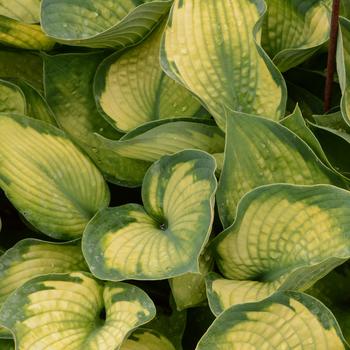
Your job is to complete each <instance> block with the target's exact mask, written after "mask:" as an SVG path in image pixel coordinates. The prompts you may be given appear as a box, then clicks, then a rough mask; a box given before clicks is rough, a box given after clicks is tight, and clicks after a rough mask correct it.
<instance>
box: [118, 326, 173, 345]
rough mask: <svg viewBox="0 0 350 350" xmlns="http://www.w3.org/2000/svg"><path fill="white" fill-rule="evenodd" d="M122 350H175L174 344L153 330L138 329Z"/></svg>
mask: <svg viewBox="0 0 350 350" xmlns="http://www.w3.org/2000/svg"><path fill="white" fill-rule="evenodd" d="M120 350H175V348H174V346H173V344H172V343H171V342H170V341H169V340H168V339H167V338H165V337H164V336H163V335H162V334H160V333H159V332H157V331H154V330H153V329H147V328H140V329H137V330H136V331H135V332H134V333H132V334H131V336H130V337H129V338H128V339H127V340H126V341H125V342H124V343H123V345H122V347H121V348H120Z"/></svg>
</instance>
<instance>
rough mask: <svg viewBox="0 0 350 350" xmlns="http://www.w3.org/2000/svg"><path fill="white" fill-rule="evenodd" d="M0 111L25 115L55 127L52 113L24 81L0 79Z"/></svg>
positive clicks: (34, 90)
mask: <svg viewBox="0 0 350 350" xmlns="http://www.w3.org/2000/svg"><path fill="white" fill-rule="evenodd" d="M0 92H1V93H0V96H1V97H0V99H1V104H0V111H1V112H8V113H18V114H25V115H27V116H28V117H31V118H35V119H39V120H42V121H45V122H47V123H50V124H53V125H56V121H55V118H54V116H53V113H52V111H51V109H50V107H49V106H48V104H47V102H46V101H45V100H44V98H43V97H42V96H41V94H40V93H39V92H38V91H37V90H36V89H35V88H34V87H32V86H31V85H30V84H29V83H27V82H25V81H24V80H18V79H11V80H10V81H5V80H1V79H0Z"/></svg>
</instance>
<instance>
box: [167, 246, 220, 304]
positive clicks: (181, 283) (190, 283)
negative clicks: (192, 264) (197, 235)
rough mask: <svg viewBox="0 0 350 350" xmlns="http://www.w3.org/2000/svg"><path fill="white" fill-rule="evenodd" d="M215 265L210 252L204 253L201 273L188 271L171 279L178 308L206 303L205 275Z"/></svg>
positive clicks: (201, 260)
mask: <svg viewBox="0 0 350 350" xmlns="http://www.w3.org/2000/svg"><path fill="white" fill-rule="evenodd" d="M213 265H214V262H213V259H212V257H211V256H210V255H209V254H208V253H204V254H202V255H201V256H200V258H199V270H200V273H186V274H185V275H182V276H179V277H174V278H172V279H171V280H170V281H169V283H170V287H171V292H172V295H173V297H174V300H175V303H176V308H177V309H178V310H185V309H187V308H190V307H196V306H200V305H202V304H205V303H206V301H207V300H206V299H207V298H206V288H205V280H204V276H205V275H206V274H207V273H208V272H209V271H210V270H211V269H212V268H213Z"/></svg>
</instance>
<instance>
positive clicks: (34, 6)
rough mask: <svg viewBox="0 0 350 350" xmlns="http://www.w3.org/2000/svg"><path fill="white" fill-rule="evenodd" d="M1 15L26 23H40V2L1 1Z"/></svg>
mask: <svg viewBox="0 0 350 350" xmlns="http://www.w3.org/2000/svg"><path fill="white" fill-rule="evenodd" d="M0 15H3V16H6V17H10V18H13V19H16V20H17V21H21V22H26V23H39V17H40V0H11V2H9V1H8V0H0Z"/></svg>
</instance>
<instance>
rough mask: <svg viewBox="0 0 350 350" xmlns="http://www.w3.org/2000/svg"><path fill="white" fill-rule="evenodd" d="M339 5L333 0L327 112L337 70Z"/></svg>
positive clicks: (325, 102)
mask: <svg viewBox="0 0 350 350" xmlns="http://www.w3.org/2000/svg"><path fill="white" fill-rule="evenodd" d="M339 7H340V0H333V8H332V20H331V33H330V38H329V47H328V59H327V77H326V86H325V91H324V111H325V113H327V112H328V111H329V109H330V108H331V99H332V90H333V76H334V70H335V56H336V51H337V39H338V27H339Z"/></svg>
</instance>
